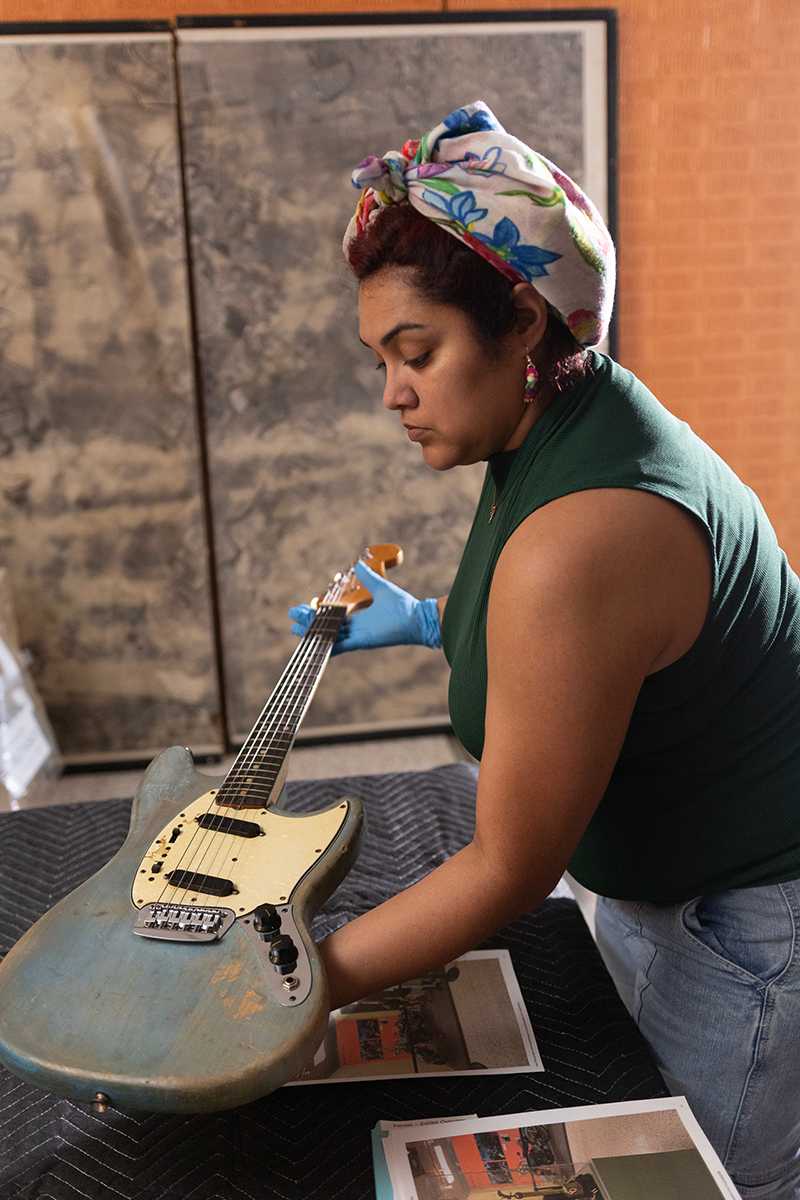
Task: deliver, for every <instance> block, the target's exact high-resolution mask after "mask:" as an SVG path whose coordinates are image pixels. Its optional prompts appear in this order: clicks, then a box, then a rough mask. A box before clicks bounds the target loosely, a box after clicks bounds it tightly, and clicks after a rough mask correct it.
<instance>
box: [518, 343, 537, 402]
mask: <svg viewBox="0 0 800 1200" xmlns="http://www.w3.org/2000/svg"><path fill="white" fill-rule="evenodd" d="M538 382H539V370H538V368H537V366H536V363H535V362H534V361H533V359H532V358H531V355H530V351H529V350H528V349H527V348H526V350H525V391H524V392H523V393H522V399H523V400H524V401H525V403H526V404H531V403H532V402H533V401H534V400H535V399H536V386H537V384H538Z"/></svg>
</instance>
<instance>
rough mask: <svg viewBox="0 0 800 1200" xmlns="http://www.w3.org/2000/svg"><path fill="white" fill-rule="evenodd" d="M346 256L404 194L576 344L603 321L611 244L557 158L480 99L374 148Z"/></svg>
mask: <svg viewBox="0 0 800 1200" xmlns="http://www.w3.org/2000/svg"><path fill="white" fill-rule="evenodd" d="M352 178H353V186H354V187H357V188H359V189H361V197H360V199H359V201H358V206H357V208H356V211H355V213H354V215H353V217H352V219H351V221H350V223H349V225H348V227H347V231H346V233H345V236H344V242H343V249H344V252H345V256H346V255H347V249H348V246H349V245H350V243H351V242H352V240H353V239H354V238H357V237H359V236H360V235H361V234H362V233H363V232H364V230H365V229H366V228H367V227H368V225H369V224H370V222H371V221H373V220H374V219H375V217H376V216H377V214H378V212H379V211H380V209H381V208H384V207H385V206H386V205H387V204H397V203H402V202H408V203H410V204H411V205H412V206H413V207H414V208H415V209H416V210H417V211H418V212H420V213H422V215H423V216H425V217H428V218H429V219H430V220H431V221H434V222H435V223H436V224H437V225H440V226H441V227H442V229H446V230H447V232H448V233H451V234H452V235H453V236H454V237H457V238H458V239H459V240H460V241H462V242H464V243H465V244H466V245H467V246H469V247H470V248H471V249H472V250H474V251H475V252H476V253H477V254H480V256H481V257H482V258H485V259H486V260H487V262H489V263H491V264H492V266H493V267H495V268H496V269H497V270H498V271H502V273H503V274H504V275H505V276H506V277H507V278H508V279H510V280H511V281H512V282H514V283H520V282H524V283H531V284H533V286H534V287H535V288H536V289H537V291H539V292H540V293H541V294H542V296H543V297H544V298H545V300H546V301H547V302H548V303H549V304H550V305H552V307H553V308H554V309H555V310H556V312H557V313H558V315H559V316H560V318H561V320H562V321H563V322H564V324H565V325H566V326H567V328H568V329H569V330H570V331H571V332H572V334H573V336H574V337H575V338H576V340H577V341H578V342H580V344H581V345H582V346H595V345H597V343H598V342H600V341H602V339H603V337H605V334H606V332H607V330H608V322H609V320H610V317H611V309H612V306H613V303H614V286H615V281H616V256H615V253H614V244H613V242H612V241H611V236H610V234H609V232H608V230H607V228H606V226H605V223H604V221H603V218H602V217H601V216H600V213H599V212H598V210H597V208H596V207H595V206H594V204H593V203H592V201H591V200H590V199H589V197H588V196H587V195H585V193H584V192H582V191H581V189H580V188H579V187H578V185H577V184H576V183H574V182H573V181H572V180H571V179H570V178H569V176H568V175H565V173H564V172H563V171H561V170H560V169H559V168H558V167H557V166H555V164H554V163H551V162H550V161H549V160H548V159H546V158H545V157H544V156H543V155H541V154H538V153H537V152H536V151H535V150H531V148H530V147H529V146H526V145H525V143H524V142H521V141H519V139H518V138H515V137H513V136H512V135H511V134H510V133H506V131H505V129H504V128H503V126H502V125H501V124H500V122H499V121H498V120H497V118H496V117H495V115H494V113H493V112H492V111H491V109H490V108H489V107H488V106H487V105H486V104H484V102H483V101H482V100H476V101H475V102H474V103H473V104H467V105H465V106H464V107H463V108H457V109H455V111H454V112H451V113H450V114H449V116H447V117H445V118H444V120H443V121H442V122H441V124H439V125H436V126H434V128H433V129H431V130H430V132H429V133H426V134H425V136H424V137H422V138H419V139H410V140H409V141H407V142H406V143H405V144H404V145H403V148H402V150H388V151H387V152H386V153H385V154H384V156H383V157H382V158H378V157H377V156H376V155H374V154H371V155H370V156H369V157H368V158H365V159H364V161H363V162H361V163H359V165H358V166H357V167H356V169H355V171H354V172H353V176H352Z"/></svg>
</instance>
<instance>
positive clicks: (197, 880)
mask: <svg viewBox="0 0 800 1200" xmlns="http://www.w3.org/2000/svg"><path fill="white" fill-rule="evenodd" d="M164 878H165V879H168V880H169V881H170V883H171V885H172V886H173V887H179V888H184V889H185V890H186V891H187V892H203V893H204V894H205V895H206V896H231V895H233V893H234V892H235V891H236V888H235V887H234V886H233V883H232V881H231V880H230V879H220V878H219V876H218V875H201V874H200V873H199V872H198V871H170V872H169V874H167V875H165V876H164Z"/></svg>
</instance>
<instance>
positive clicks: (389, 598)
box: [289, 561, 442, 654]
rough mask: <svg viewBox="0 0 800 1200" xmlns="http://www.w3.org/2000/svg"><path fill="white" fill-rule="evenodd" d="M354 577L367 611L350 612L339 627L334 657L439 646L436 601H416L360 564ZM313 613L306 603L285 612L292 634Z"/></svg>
mask: <svg viewBox="0 0 800 1200" xmlns="http://www.w3.org/2000/svg"><path fill="white" fill-rule="evenodd" d="M355 571H356V576H357V577H358V581H359V583H362V584H363V585H364V587H365V588H366V589H367V591H368V592H370V593H371V595H372V604H371V605H370V606H369V608H363V609H360V610H359V611H358V612H356V613H353V615H352V617H350V618H349V619H348V620H347V621H346V622H345V623H344V624H343V626H342V628H341V629H340V631H339V636H338V638H337V640H336V643H335V645H334V647H333V653H334V654H341V653H342V652H343V651H345V650H372V649H374V648H375V647H377V646H411V645H416V646H430V647H431V648H432V649H436V648H437V647H439V646H441V644H442V633H441V626H440V623H439V608H438V602H437V601H436V600H418V599H417V598H416V596H412V595H411V594H410V593H409V592H405V591H403V589H402V588H399V587H397V585H396V584H394V583H390V582H389V580H388V579H384V578H383V576H382V575H378V574H377V572H376V571H373V570H371V568H370V567H368V566H367V565H366V563H363V562H360V561H359V562H357V563H356V567H355ZM315 615H316V613H315V610H314V609H313V608H312V607H311V605H310V604H298V605H296V606H295V607H294V608H290V609H289V616H290V617H291V618H292V620H293V621H294V624H293V625H292V633H294V634H296V635H297V636H298V637H302V635H303V634H304V633H306V631H307V630H308V627H309V626H310V624H311V622H312V621H313V620H314V617H315Z"/></svg>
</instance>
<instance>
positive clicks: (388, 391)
mask: <svg viewBox="0 0 800 1200" xmlns="http://www.w3.org/2000/svg"><path fill="white" fill-rule="evenodd" d="M418 404H419V400H418V399H417V396H416V393H415V391H414V389H413V388H411V387H409V385H408V384H407V383H404V382H403V381H402V380H401V379H398V378H397V376H396V375H393V374H392V373H391V372H387V374H386V382H385V384H384V385H383V406H384V408H388V409H389V411H390V412H394V411H395V409H398V408H416V407H417V405H418Z"/></svg>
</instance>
